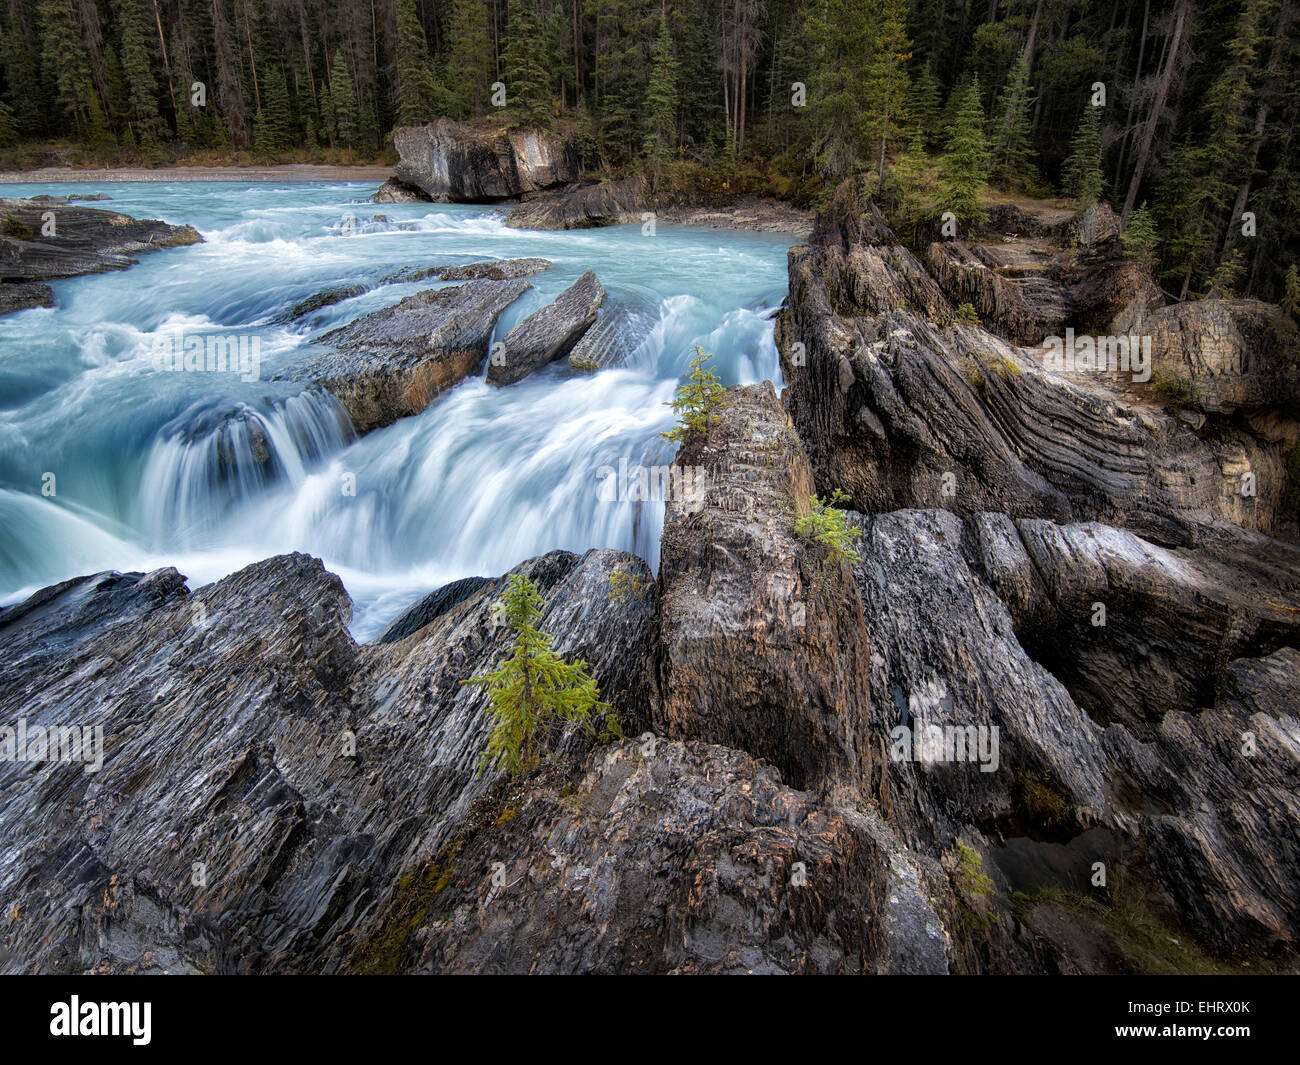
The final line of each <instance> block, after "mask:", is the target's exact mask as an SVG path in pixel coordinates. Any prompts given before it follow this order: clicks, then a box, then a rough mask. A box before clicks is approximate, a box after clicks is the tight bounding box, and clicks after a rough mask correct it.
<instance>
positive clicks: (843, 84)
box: [805, 0, 877, 181]
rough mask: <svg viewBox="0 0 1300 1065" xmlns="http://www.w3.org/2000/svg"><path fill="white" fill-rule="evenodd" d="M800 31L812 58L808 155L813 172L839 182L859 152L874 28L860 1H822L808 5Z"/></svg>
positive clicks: (853, 166) (861, 150)
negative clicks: (865, 86) (813, 167)
mask: <svg viewBox="0 0 1300 1065" xmlns="http://www.w3.org/2000/svg"><path fill="white" fill-rule="evenodd" d="M805 32H806V33H807V35H808V39H809V42H810V43H811V46H812V48H813V52H814V54H815V55H816V57H817V62H816V67H815V69H814V72H813V76H812V78H811V80H810V83H809V85H808V95H809V99H808V111H809V118H810V119H811V124H812V126H813V130H814V132H813V136H812V143H811V145H810V148H811V154H812V157H813V159H814V160H815V165H816V167H817V170H818V172H820V173H821V174H822V176H823V177H825V178H827V179H828V180H829V181H838V180H840V179H841V178H842V177H844V176H845V175H846V174H848V173H849V172H850V171H852V170H855V169H857V168H858V166H859V163H860V161H861V158H862V156H863V154H864V149H865V145H864V143H863V139H862V134H863V116H864V114H865V111H866V107H867V101H866V93H865V92H864V90H863V86H864V85H866V83H867V81H868V69H867V67H868V63H869V62H870V60H871V57H872V56H874V55H875V54H876V44H877V41H876V34H875V27H874V25H873V21H872V18H871V15H870V12H869V9H868V7H867V5H866V4H863V3H861V2H860V0H824V2H821V3H814V4H812V5H810V6H809V8H808V15H807V22H806V24H805Z"/></svg>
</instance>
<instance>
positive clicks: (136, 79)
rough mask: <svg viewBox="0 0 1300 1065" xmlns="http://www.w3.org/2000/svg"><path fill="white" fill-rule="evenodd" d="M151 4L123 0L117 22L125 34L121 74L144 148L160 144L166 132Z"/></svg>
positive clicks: (142, 0)
mask: <svg viewBox="0 0 1300 1065" xmlns="http://www.w3.org/2000/svg"><path fill="white" fill-rule="evenodd" d="M147 2H148V0H120V2H119V5H118V22H119V25H120V26H121V30H122V73H123V74H124V75H125V77H126V81H127V89H128V99H129V101H130V106H131V114H132V116H133V120H132V123H131V127H130V128H131V130H132V133H133V134H134V136H135V139H136V142H137V143H138V144H140V145H141V146H148V145H152V144H155V143H157V142H158V141H159V140H161V139H162V138H163V136H164V134H165V133H166V132H167V130H166V127H165V126H164V124H163V120H162V117H161V116H160V115H159V113H158V82H157V80H156V79H155V78H154V75H153V62H154V54H155V52H156V51H157V44H158V36H157V32H156V30H155V29H154V25H153V17H152V14H151V13H150V12H149V11H146V10H145V4H146V3H147Z"/></svg>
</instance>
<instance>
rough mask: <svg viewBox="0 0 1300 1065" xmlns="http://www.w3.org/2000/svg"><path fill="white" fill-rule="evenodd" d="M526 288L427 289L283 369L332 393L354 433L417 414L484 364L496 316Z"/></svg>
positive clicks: (331, 335)
mask: <svg viewBox="0 0 1300 1065" xmlns="http://www.w3.org/2000/svg"><path fill="white" fill-rule="evenodd" d="M531 287H532V286H531V285H530V284H529V283H528V282H527V281H522V280H516V281H468V282H466V283H465V284H463V285H457V286H454V287H452V288H441V289H426V290H425V291H423V292H417V293H416V294H415V295H414V296H407V297H406V299H404V300H402V301H401V302H400V303H397V304H394V305H393V306H392V307H385V308H384V309H383V310H380V311H375V312H374V313H372V314H368V315H366V316H365V317H364V318H361V319H358V320H357V321H355V322H353V323H351V324H350V325H346V326H343V327H342V328H340V329H335V330H332V331H330V332H328V333H326V334H325V335H324V336H322V337H320V338H319V340H320V343H322V344H325V345H327V346H328V347H329V348H330V349H331V350H329V351H326V352H324V353H322V354H319V355H315V356H312V357H310V358H308V359H307V360H305V361H304V362H302V363H299V364H297V365H295V366H292V367H290V368H289V369H287V370H283V371H281V372H280V373H279V374H277V375H276V378H277V379H279V380H290V381H305V382H310V383H312V384H313V385H317V386H319V387H321V388H324V389H325V390H326V391H328V392H331V393H332V394H333V395H334V396H336V397H337V398H338V400H339V402H341V403H342V404H343V406H344V407H345V408H346V409H347V412H348V415H349V417H350V418H351V419H352V424H353V426H354V427H355V428H356V430H357V432H359V433H364V432H368V431H370V430H371V429H377V428H381V427H382V426H385V425H390V424H392V423H393V422H395V421H396V420H397V419H398V418H405V417H408V416H410V415H412V414H419V413H420V411H422V410H424V409H425V408H426V407H427V406H428V405H429V404H430V403H431V402H432V401H433V400H434V398H435V397H437V396H438V395H440V394H441V393H443V392H445V391H446V390H447V389H449V388H451V387H452V386H454V385H456V384H459V383H460V382H461V381H462V380H464V379H465V377H466V376H467V375H469V374H471V373H476V372H478V370H480V369H481V368H482V366H483V360H484V359H485V358H486V357H487V354H488V342H489V341H490V339H491V337H492V328H493V326H494V325H495V324H496V320H497V318H498V317H499V316H500V314H501V312H502V311H504V310H505V309H506V308H507V307H508V306H510V304H512V303H513V302H514V301H515V300H517V299H518V298H519V297H520V296H522V295H523V294H524V293H525V292H527V291H528V289H530V288H531Z"/></svg>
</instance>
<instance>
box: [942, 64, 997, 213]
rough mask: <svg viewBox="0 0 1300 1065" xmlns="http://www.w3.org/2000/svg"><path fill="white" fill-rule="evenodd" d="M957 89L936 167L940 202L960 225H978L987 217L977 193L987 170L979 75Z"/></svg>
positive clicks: (982, 185)
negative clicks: (941, 184)
mask: <svg viewBox="0 0 1300 1065" xmlns="http://www.w3.org/2000/svg"><path fill="white" fill-rule="evenodd" d="M959 93H960V95H959V96H958V98H957V106H956V110H955V112H954V115H953V123H952V128H951V130H950V131H949V134H948V139H947V142H946V144H945V146H944V153H943V159H942V161H941V162H940V167H939V168H940V173H941V174H942V175H943V180H944V206H945V207H946V208H947V209H948V210H949V211H952V213H953V214H955V215H956V216H957V220H958V222H960V223H961V224H962V225H978V224H979V223H981V222H984V221H985V220H987V218H988V214H987V212H985V210H984V207H983V204H982V203H981V201H980V196H981V194H982V193H983V191H984V187H985V185H986V184H987V183H988V174H989V150H988V145H987V143H986V142H985V139H984V111H983V108H982V106H981V104H980V83H979V79H978V78H976V79H975V80H973V81H972V82H971V83H970V84H969V85H968V86H966V88H964V89H961V90H959Z"/></svg>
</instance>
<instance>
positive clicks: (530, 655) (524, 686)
mask: <svg viewBox="0 0 1300 1065" xmlns="http://www.w3.org/2000/svg"><path fill="white" fill-rule="evenodd" d="M502 603H503V605H504V615H505V619H506V621H507V623H508V624H509V625H510V627H511V629H513V630H514V633H515V649H514V653H513V654H512V655H511V656H510V657H509V658H507V659H506V660H505V661H504V662H502V663H501V665H499V666H497V668H496V669H494V670H491V671H490V672H488V673H484V674H481V675H478V676H474V677H471V678H470V679H469V680H467V681H465V683H466V684H475V685H481V686H483V687H486V688H487V689H488V694H489V698H490V699H491V704H492V716H493V719H494V720H493V725H492V732H491V734H490V735H489V736H488V745H487V750H485V751H484V752H483V758H482V761H481V763H480V768H488V767H500V768H504V769H505V770H506V772H507V773H509V774H510V775H511V776H516V775H517V774H519V773H521V772H524V771H525V770H528V769H531V768H532V767H533V766H534V765H536V763H537V760H538V754H539V751H538V745H539V744H540V742H541V739H542V736H543V735H544V733H545V731H546V729H547V728H549V726H550V725H551V724H552V723H553V722H554V721H555V720H556V719H562V720H564V721H570V722H574V723H576V724H578V725H580V726H581V727H582V728H583V729H584V731H586V732H587V733H588V735H595V733H596V726H595V724H594V723H593V721H592V718H593V716H596V715H602V716H603V726H604V727H603V731H602V734H601V735H602V738H603V737H605V736H611V737H612V736H617V735H620V731H619V727H618V720H617V718H616V717H615V716H614V712H613V709H612V708H611V707H610V705H609V704H608V703H605V702H602V701H601V698H600V691H599V689H598V688H597V687H596V682H595V680H594V679H593V678H592V676H591V674H589V673H588V672H587V663H586V662H584V661H582V660H581V659H579V660H578V661H576V662H565V661H564V660H563V659H562V658H560V656H559V655H557V654H556V653H555V652H554V651H552V650H551V637H550V636H549V635H547V634H546V633H544V632H542V631H540V630H539V629H538V628H537V620H538V619H539V618H540V617H541V616H542V597H541V595H540V594H538V591H537V588H536V587H535V586H534V585H533V582H532V581H530V580H529V579H528V578H527V577H525V576H524V575H523V574H520V573H516V574H514V575H513V576H511V578H510V580H509V582H508V584H507V586H506V591H505V594H504V595H503V596H502Z"/></svg>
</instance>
